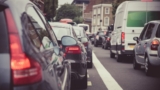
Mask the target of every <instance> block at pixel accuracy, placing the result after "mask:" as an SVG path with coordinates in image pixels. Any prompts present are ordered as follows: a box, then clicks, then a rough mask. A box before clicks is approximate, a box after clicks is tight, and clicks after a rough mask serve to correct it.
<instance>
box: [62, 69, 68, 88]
mask: <svg viewBox="0 0 160 90" xmlns="http://www.w3.org/2000/svg"><path fill="white" fill-rule="evenodd" d="M65 71H66V73H65V75H64V81H63V84H62V90H65V89H64V88H65V85H66V80H67V75H68V71H67V69H65Z"/></svg>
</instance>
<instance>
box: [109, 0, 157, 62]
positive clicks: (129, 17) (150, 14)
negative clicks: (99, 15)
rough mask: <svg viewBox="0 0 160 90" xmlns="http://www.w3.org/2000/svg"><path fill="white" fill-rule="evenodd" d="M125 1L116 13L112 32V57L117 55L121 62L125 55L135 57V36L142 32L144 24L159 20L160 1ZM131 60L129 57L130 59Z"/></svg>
mask: <svg viewBox="0 0 160 90" xmlns="http://www.w3.org/2000/svg"><path fill="white" fill-rule="evenodd" d="M147 5H148V6H149V8H150V9H147V6H146V2H141V1H125V2H123V3H121V4H120V5H119V6H118V8H117V11H116V14H115V23H114V30H113V32H112V34H111V49H110V57H111V58H114V57H115V55H116V56H117V57H116V59H117V62H121V61H122V60H124V58H125V57H127V56H129V57H133V55H134V54H133V48H134V46H135V45H136V41H134V40H133V37H136V36H137V37H138V36H139V35H140V33H141V32H142V29H143V27H144V24H145V23H147V22H149V21H152V20H159V19H160V17H159V15H160V10H159V9H157V8H160V2H159V1H155V2H149V3H147ZM128 60H129V59H128Z"/></svg>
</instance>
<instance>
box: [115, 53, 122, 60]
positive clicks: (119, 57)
mask: <svg viewBox="0 0 160 90" xmlns="http://www.w3.org/2000/svg"><path fill="white" fill-rule="evenodd" d="M116 59H117V62H122V59H123V55H119V54H118V52H117V58H116Z"/></svg>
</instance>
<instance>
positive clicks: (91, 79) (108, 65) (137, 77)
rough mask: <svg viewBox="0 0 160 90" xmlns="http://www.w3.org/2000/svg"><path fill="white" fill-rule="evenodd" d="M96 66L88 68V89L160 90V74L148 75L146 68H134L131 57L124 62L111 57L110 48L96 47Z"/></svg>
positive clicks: (94, 59) (94, 57) (94, 60)
mask: <svg viewBox="0 0 160 90" xmlns="http://www.w3.org/2000/svg"><path fill="white" fill-rule="evenodd" d="M93 50H94V54H95V55H93V63H94V67H93V68H92V69H88V88H87V89H86V90H160V76H156V75H155V76H146V75H145V72H144V68H143V67H142V69H141V70H134V69H133V67H132V62H131V58H126V59H125V60H124V61H123V62H120V63H119V62H117V61H116V59H111V58H110V57H109V54H110V53H109V50H104V49H102V48H101V47H100V46H99V47H94V49H93Z"/></svg>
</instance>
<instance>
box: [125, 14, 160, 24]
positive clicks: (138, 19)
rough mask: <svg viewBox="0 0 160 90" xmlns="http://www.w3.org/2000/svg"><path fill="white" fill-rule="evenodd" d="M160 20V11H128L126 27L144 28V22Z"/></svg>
mask: <svg viewBox="0 0 160 90" xmlns="http://www.w3.org/2000/svg"><path fill="white" fill-rule="evenodd" d="M152 20H160V11H148V12H146V11H129V12H128V19H127V27H144V25H145V23H146V22H149V21H152Z"/></svg>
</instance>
